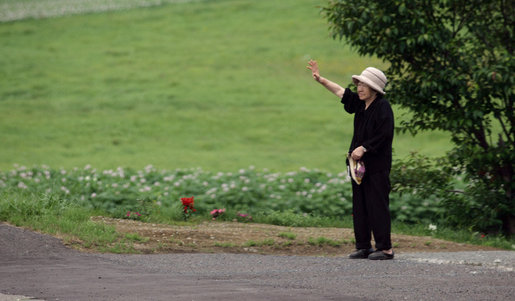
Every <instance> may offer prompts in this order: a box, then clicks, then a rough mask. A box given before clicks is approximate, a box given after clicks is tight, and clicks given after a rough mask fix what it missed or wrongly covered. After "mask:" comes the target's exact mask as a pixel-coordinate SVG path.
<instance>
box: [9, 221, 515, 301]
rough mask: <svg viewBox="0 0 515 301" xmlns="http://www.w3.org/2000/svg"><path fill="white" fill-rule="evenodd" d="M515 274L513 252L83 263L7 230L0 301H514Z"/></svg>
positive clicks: (52, 242) (124, 258) (99, 259)
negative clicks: (389, 257) (379, 259)
mask: <svg viewBox="0 0 515 301" xmlns="http://www.w3.org/2000/svg"><path fill="white" fill-rule="evenodd" d="M514 267H515V252H509V251H507V252H460V253H417V254H415V253H413V254H399V255H398V256H397V257H396V259H395V260H392V261H384V262H376V261H370V260H350V259H347V258H345V257H341V258H335V257H331V258H328V257H302V256H263V255H246V254H165V255H114V254H85V253H80V252H77V251H74V250H70V249H67V248H65V247H63V246H62V245H61V244H60V243H59V241H58V240H57V239H54V238H52V237H50V236H46V235H40V234H36V233H33V232H30V231H26V230H22V229H18V228H14V227H9V226H7V225H2V224H0V300H17V299H19V300H23V299H20V298H22V297H20V296H30V297H34V298H37V299H40V300H78V301H80V300H250V301H252V300H514V299H513V298H514V297H513V296H515V272H514ZM14 295H16V296H14ZM27 300H28V299H27ZM31 300H34V299H31Z"/></svg>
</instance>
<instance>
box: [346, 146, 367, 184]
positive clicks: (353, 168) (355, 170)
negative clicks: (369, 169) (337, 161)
mask: <svg viewBox="0 0 515 301" xmlns="http://www.w3.org/2000/svg"><path fill="white" fill-rule="evenodd" d="M347 160H348V161H349V170H350V175H351V177H352V179H353V180H354V182H356V184H358V185H359V184H361V181H362V180H363V177H364V176H365V164H364V163H363V161H361V160H358V161H355V160H354V159H352V157H351V155H350V154H348V155H347Z"/></svg>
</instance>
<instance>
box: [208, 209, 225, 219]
mask: <svg viewBox="0 0 515 301" xmlns="http://www.w3.org/2000/svg"><path fill="white" fill-rule="evenodd" d="M224 213H225V208H224V209H214V210H212V211H211V212H210V214H211V217H212V218H213V220H216V218H217V217H219V216H221V215H222V214H224Z"/></svg>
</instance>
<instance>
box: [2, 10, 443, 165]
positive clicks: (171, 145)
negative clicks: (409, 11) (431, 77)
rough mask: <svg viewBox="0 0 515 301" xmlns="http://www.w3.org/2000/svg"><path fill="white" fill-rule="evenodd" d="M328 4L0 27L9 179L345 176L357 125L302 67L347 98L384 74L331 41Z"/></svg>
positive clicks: (435, 138)
mask: <svg viewBox="0 0 515 301" xmlns="http://www.w3.org/2000/svg"><path fill="white" fill-rule="evenodd" d="M4 2H5V1H4ZM325 3H326V2H325V1H315V0H281V1H275V0H261V1H243V0H220V1H200V2H191V3H178V4H166V5H162V6H155V7H149V8H137V9H132V10H122V11H116V12H103V13H97V14H85V15H69V16H64V17H58V18H50V19H40V20H22V21H14V22H5V23H0V45H1V46H0V141H1V147H0V170H6V169H10V168H12V166H13V164H14V163H18V164H23V165H28V166H32V165H41V164H46V165H49V166H53V167H64V168H70V167H75V166H84V165H86V164H91V165H93V166H94V167H98V168H115V167H117V166H123V167H133V168H141V167H143V166H145V165H147V164H153V165H154V166H156V167H158V168H163V169H174V168H183V167H202V168H204V169H206V170H214V171H216V170H220V171H233V170H237V169H239V168H245V167H248V166H250V165H254V166H256V168H269V169H272V170H278V171H289V170H297V169H298V168H299V167H301V166H305V167H308V168H319V169H322V170H328V171H338V170H341V169H343V168H344V164H345V162H344V159H343V157H344V154H345V152H346V150H347V148H348V145H349V143H350V139H351V135H352V116H351V115H348V114H346V113H345V112H344V111H343V108H342V105H341V104H339V100H338V99H337V98H336V97H334V96H333V95H331V94H330V93H329V92H327V91H325V90H324V89H323V88H322V87H321V86H320V85H318V84H317V83H315V82H314V81H313V80H312V79H311V76H310V72H309V70H307V69H306V68H305V66H306V63H307V61H308V60H309V59H310V58H315V59H317V60H318V61H319V63H320V65H321V69H322V73H323V75H324V76H326V77H328V78H331V79H332V80H334V81H336V82H339V83H341V84H342V85H343V86H347V85H349V84H350V82H351V81H350V76H351V75H352V74H356V73H360V72H361V71H362V70H363V69H364V68H365V67H367V66H369V65H374V66H377V67H380V68H384V67H385V66H386V65H385V64H384V63H382V62H380V61H378V60H377V59H373V58H365V57H359V56H358V55H357V53H356V52H354V51H352V50H351V49H349V48H348V47H346V46H345V45H344V43H342V42H339V41H335V40H333V39H332V38H331V37H330V35H329V32H328V26H327V23H326V22H325V20H324V19H323V18H322V16H321V15H320V13H319V7H318V6H320V5H324V4H325ZM387 96H388V97H395V96H394V95H388V94H387ZM395 110H396V114H397V116H400V115H401V114H400V113H399V110H398V109H397V108H395ZM450 147H451V144H450V142H449V138H448V135H446V134H442V133H436V132H432V133H426V134H423V135H420V136H417V137H411V136H410V135H408V134H405V135H401V134H399V135H396V137H395V141H394V151H395V156H396V157H399V156H404V155H406V154H408V153H409V152H411V151H420V152H422V153H424V154H427V155H431V156H442V155H444V153H445V151H446V150H448V149H450Z"/></svg>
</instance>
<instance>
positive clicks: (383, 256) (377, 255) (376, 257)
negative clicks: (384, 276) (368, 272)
mask: <svg viewBox="0 0 515 301" xmlns="http://www.w3.org/2000/svg"><path fill="white" fill-rule="evenodd" d="M393 256H394V253H393V251H392V254H386V253H385V252H383V251H375V252H374V253H372V254H370V255H368V259H370V260H388V259H393Z"/></svg>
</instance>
